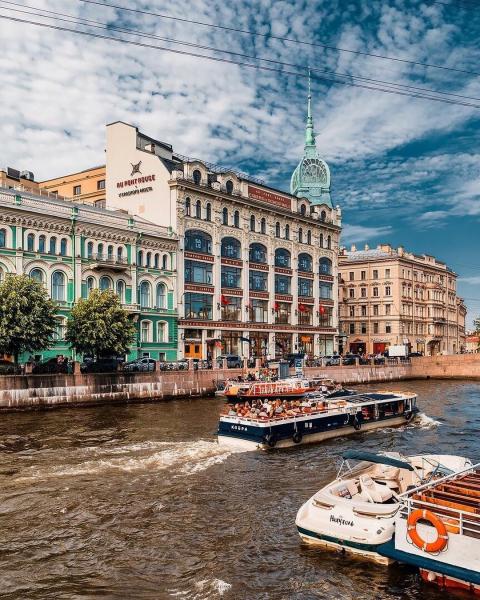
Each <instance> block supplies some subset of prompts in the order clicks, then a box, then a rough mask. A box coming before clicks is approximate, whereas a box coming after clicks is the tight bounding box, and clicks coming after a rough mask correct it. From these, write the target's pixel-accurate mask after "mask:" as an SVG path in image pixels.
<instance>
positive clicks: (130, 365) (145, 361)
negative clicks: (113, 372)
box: [123, 357, 157, 373]
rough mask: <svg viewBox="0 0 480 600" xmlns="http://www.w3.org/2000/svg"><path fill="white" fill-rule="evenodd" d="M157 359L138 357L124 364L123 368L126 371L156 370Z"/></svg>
mask: <svg viewBox="0 0 480 600" xmlns="http://www.w3.org/2000/svg"><path fill="white" fill-rule="evenodd" d="M156 363H157V361H156V360H154V359H153V358H148V357H144V358H137V359H136V360H131V361H129V362H127V363H125V364H124V365H123V370H124V371H125V372H126V373H133V372H147V371H155V365H156Z"/></svg>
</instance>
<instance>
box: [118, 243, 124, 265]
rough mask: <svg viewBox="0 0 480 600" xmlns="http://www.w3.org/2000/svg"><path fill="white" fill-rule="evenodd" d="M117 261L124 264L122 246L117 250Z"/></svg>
mask: <svg viewBox="0 0 480 600" xmlns="http://www.w3.org/2000/svg"><path fill="white" fill-rule="evenodd" d="M117 261H118V262H123V247H122V246H119V247H118V248H117Z"/></svg>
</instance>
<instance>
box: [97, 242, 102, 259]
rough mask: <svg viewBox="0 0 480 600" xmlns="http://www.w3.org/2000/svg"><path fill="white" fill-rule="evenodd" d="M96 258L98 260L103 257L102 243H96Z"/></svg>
mask: <svg viewBox="0 0 480 600" xmlns="http://www.w3.org/2000/svg"><path fill="white" fill-rule="evenodd" d="M97 258H99V259H100V260H102V259H103V244H98V246H97Z"/></svg>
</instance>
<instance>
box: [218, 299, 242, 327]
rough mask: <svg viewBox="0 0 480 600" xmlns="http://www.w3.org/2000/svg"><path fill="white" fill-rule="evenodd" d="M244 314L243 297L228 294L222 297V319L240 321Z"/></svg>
mask: <svg viewBox="0 0 480 600" xmlns="http://www.w3.org/2000/svg"><path fill="white" fill-rule="evenodd" d="M241 315H242V299H241V298H240V297H238V296H228V297H226V298H224V299H222V321H240V320H241Z"/></svg>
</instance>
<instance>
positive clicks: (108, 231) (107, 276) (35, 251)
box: [0, 188, 178, 360]
mask: <svg viewBox="0 0 480 600" xmlns="http://www.w3.org/2000/svg"><path fill="white" fill-rule="evenodd" d="M177 245H178V242H177V238H176V236H175V235H174V234H173V233H172V231H171V230H169V229H167V228H165V227H161V226H158V225H153V224H152V223H150V222H148V221H145V220H143V219H141V218H139V217H135V218H134V217H132V216H131V215H129V214H127V213H125V212H123V211H118V210H117V211H115V210H106V209H101V208H96V207H93V206H88V205H83V204H72V202H70V201H64V200H60V199H57V198H55V197H52V196H44V195H40V194H34V193H30V192H23V191H17V190H11V189H7V188H0V280H3V279H4V278H5V277H6V276H8V274H9V273H15V274H27V275H29V276H30V277H33V278H35V279H37V280H38V281H41V282H42V283H43V284H44V285H45V287H46V288H47V290H48V292H49V294H50V296H51V298H52V299H53V300H55V302H56V303H57V306H58V327H57V332H56V339H55V342H54V344H53V345H52V346H51V347H50V348H45V349H44V350H43V351H42V352H39V353H38V354H39V356H40V357H41V358H42V359H43V360H45V359H48V358H51V357H54V356H58V355H64V356H69V357H72V358H75V357H74V356H73V353H72V350H71V349H70V348H69V347H68V345H67V344H66V343H65V340H64V336H65V327H66V320H67V318H68V316H69V314H70V310H71V308H72V306H73V305H74V303H75V302H76V301H77V300H78V299H80V298H86V297H88V294H89V293H90V291H91V290H92V289H94V288H100V289H107V288H110V289H113V290H115V292H116V293H117V294H118V296H119V298H120V300H121V302H122V305H123V306H124V307H125V309H126V310H127V311H129V312H130V313H131V314H132V317H133V319H134V321H135V323H136V327H137V339H136V343H135V345H134V346H133V347H132V348H131V351H130V353H129V355H128V357H127V359H128V360H131V359H133V358H136V357H141V356H150V357H151V358H154V359H161V360H176V358H177V337H178V336H177V303H176V252H177ZM26 358H27V357H25V356H24V357H21V359H22V360H25V359H26ZM77 358H79V357H77Z"/></svg>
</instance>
